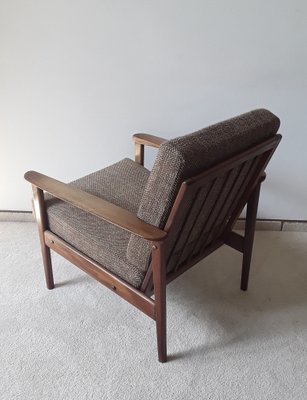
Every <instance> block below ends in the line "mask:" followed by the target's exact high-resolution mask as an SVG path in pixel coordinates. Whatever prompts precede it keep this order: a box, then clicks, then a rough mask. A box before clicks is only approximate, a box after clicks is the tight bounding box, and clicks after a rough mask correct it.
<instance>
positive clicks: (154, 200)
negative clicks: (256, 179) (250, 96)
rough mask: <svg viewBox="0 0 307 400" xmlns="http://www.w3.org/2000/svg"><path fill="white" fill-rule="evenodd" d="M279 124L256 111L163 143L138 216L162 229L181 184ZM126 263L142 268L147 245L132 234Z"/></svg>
mask: <svg viewBox="0 0 307 400" xmlns="http://www.w3.org/2000/svg"><path fill="white" fill-rule="evenodd" d="M279 124H280V121H279V119H278V118H277V117H276V116H275V115H274V114H272V113H271V112H270V111H268V110H265V109H259V110H254V111H250V112H248V113H245V114H242V115H239V116H237V117H235V118H231V119H229V120H226V121H223V122H220V123H218V124H215V125H212V126H209V127H207V128H204V129H202V130H199V131H197V132H194V133H190V134H188V135H185V136H182V137H178V138H175V139H172V140H170V141H168V142H165V143H163V144H162V145H161V146H160V148H159V152H158V155H157V158H156V160H155V163H154V166H153V169H152V172H151V174H150V177H149V179H148V181H147V184H146V187H145V189H144V194H143V197H142V200H141V202H140V207H139V210H138V217H139V218H141V219H143V220H144V221H146V222H148V223H150V224H152V225H155V226H157V227H160V228H163V227H164V225H165V223H166V220H167V217H168V215H169V213H170V210H171V207H172V205H173V203H174V201H175V198H176V195H177V193H178V190H179V187H180V185H181V183H182V182H183V181H184V180H185V179H187V178H189V177H191V176H193V175H196V174H198V173H200V172H202V171H204V170H206V169H208V168H210V167H212V166H214V165H216V164H218V163H219V162H221V161H224V160H226V159H227V158H230V157H232V156H234V155H236V154H238V153H240V152H242V151H244V150H247V149H248V148H250V147H252V146H254V145H256V144H259V143H261V142H262V141H264V140H266V139H268V138H269V137H271V136H273V135H274V134H275V133H276V132H277V130H278V128H279ZM127 254H128V260H129V261H130V262H132V263H133V264H135V265H137V266H139V267H140V268H144V266H146V265H147V264H148V262H149V257H150V246H149V244H148V243H147V242H145V241H144V240H142V239H141V238H139V237H137V236H134V235H132V236H131V239H130V242H129V245H128V253H127Z"/></svg>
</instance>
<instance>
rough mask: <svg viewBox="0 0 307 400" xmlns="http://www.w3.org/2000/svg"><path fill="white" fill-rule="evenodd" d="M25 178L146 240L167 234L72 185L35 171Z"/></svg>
mask: <svg viewBox="0 0 307 400" xmlns="http://www.w3.org/2000/svg"><path fill="white" fill-rule="evenodd" d="M25 179H26V180H27V181H29V182H31V183H32V185H34V186H36V187H38V188H40V189H42V190H45V191H46V192H48V193H50V194H52V195H53V196H54V197H56V198H58V199H60V200H63V201H65V202H67V203H70V204H72V205H73V206H75V207H77V208H79V209H81V210H84V211H86V212H88V213H90V214H93V215H95V216H96V217H99V218H101V219H103V220H105V221H108V222H110V223H111V224H113V225H116V226H118V227H120V228H122V229H125V230H126V231H128V232H130V233H133V234H135V235H137V236H140V237H142V238H144V239H146V240H150V241H161V240H163V239H164V238H165V237H166V235H167V233H166V232H165V231H163V230H162V229H159V228H157V227H155V226H153V225H150V224H148V223H146V222H144V221H142V220H141V219H140V218H138V217H137V216H136V215H135V214H133V213H131V212H130V211H127V210H125V209H123V208H121V207H118V206H116V205H114V204H112V203H110V202H108V201H106V200H104V199H101V198H100V197H97V196H94V195H92V194H90V193H87V192H84V191H83V190H81V189H78V188H76V187H74V186H71V185H68V184H66V183H63V182H60V181H58V180H56V179H53V178H50V177H48V176H46V175H43V174H40V173H38V172H35V171H29V172H26V174H25Z"/></svg>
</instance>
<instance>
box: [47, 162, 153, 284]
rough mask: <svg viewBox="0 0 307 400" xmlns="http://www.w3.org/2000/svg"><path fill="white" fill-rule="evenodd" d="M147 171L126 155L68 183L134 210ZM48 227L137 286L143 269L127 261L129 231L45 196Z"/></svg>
mask: <svg viewBox="0 0 307 400" xmlns="http://www.w3.org/2000/svg"><path fill="white" fill-rule="evenodd" d="M148 177H149V171H148V170H147V169H146V168H144V167H142V166H140V165H139V164H137V163H135V162H134V161H132V160H130V159H128V158H125V159H123V160H121V161H119V162H118V163H116V164H114V165H111V166H109V167H107V168H104V169H102V170H100V171H97V172H94V173H92V174H90V175H87V176H85V177H83V178H80V179H78V180H76V181H74V182H71V183H70V185H72V186H76V187H78V188H80V189H82V190H84V191H86V192H89V193H91V194H93V195H95V196H98V197H100V198H103V199H105V200H107V201H110V202H111V203H113V204H116V205H118V206H120V207H122V208H125V209H126V210H128V211H131V212H133V213H137V211H138V208H139V204H140V201H141V198H142V195H143V191H144V188H145V186H146V183H147V180H148ZM46 206H47V215H48V222H49V229H50V230H51V232H53V233H55V234H56V235H58V236H59V237H61V238H62V239H63V240H65V241H66V242H67V243H69V244H70V245H72V246H73V247H75V248H76V249H77V250H79V251H80V252H82V253H83V254H85V255H87V256H88V257H90V258H92V259H93V260H95V261H96V262H98V263H99V264H101V265H102V266H104V267H105V268H106V269H108V270H110V271H111V272H113V273H114V274H116V275H117V276H119V277H120V278H122V279H124V280H125V281H126V282H128V283H130V284H131V285H133V286H134V287H136V288H138V287H139V286H140V285H141V283H142V280H143V277H144V271H143V270H142V269H140V268H138V267H137V266H135V265H133V264H132V263H130V262H129V261H128V260H127V245H128V242H129V238H130V234H129V233H128V232H127V231H125V230H123V229H120V228H118V227H116V226H114V225H112V224H110V223H108V222H106V221H103V220H102V219H100V218H98V217H95V216H93V215H91V214H89V213H87V212H85V211H83V210H80V209H78V208H76V207H74V206H72V205H70V204H68V203H65V202H63V201H61V200H59V199H56V198H54V197H52V196H50V195H46Z"/></svg>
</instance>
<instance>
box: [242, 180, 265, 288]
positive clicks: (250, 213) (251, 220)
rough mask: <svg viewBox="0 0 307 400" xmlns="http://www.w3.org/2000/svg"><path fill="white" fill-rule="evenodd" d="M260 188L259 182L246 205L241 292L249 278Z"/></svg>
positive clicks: (246, 286) (246, 285)
mask: <svg viewBox="0 0 307 400" xmlns="http://www.w3.org/2000/svg"><path fill="white" fill-rule="evenodd" d="M260 187H261V181H260V182H259V183H258V185H257V186H256V188H255V190H254V192H253V193H252V195H251V197H250V199H249V200H248V203H247V211H246V223H245V235H244V243H243V263H242V274H241V289H242V290H247V288H248V278H249V270H250V264H251V259H252V251H253V244H254V236H255V228H256V218H257V210H258V202H259V195H260Z"/></svg>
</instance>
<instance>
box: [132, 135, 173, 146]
mask: <svg viewBox="0 0 307 400" xmlns="http://www.w3.org/2000/svg"><path fill="white" fill-rule="evenodd" d="M132 138H133V140H134V142H135V143H137V144H142V145H145V146H150V147H156V148H159V147H160V146H161V144H162V143H164V142H167V140H166V139H164V138H161V137H159V136H155V135H149V134H147V133H135V134H134V135H133V136H132Z"/></svg>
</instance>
